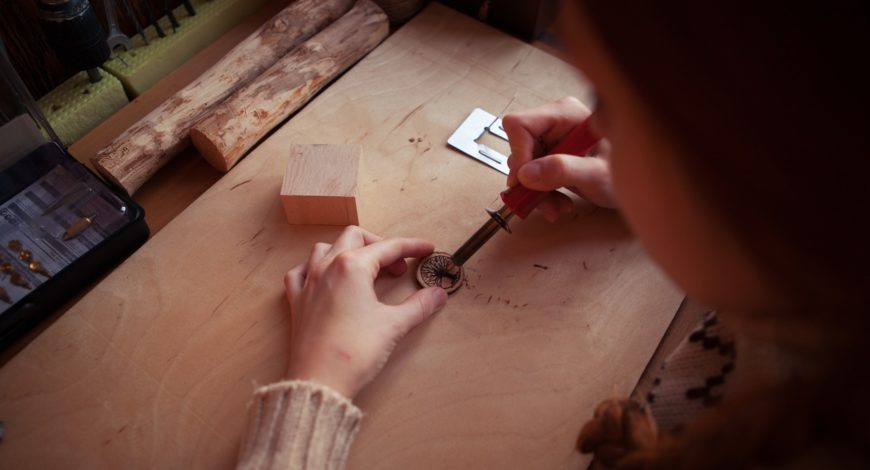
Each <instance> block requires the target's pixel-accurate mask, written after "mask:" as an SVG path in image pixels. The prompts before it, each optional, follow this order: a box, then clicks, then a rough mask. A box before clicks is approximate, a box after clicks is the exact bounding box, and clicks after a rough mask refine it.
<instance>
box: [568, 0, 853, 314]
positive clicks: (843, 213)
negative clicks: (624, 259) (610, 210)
mask: <svg viewBox="0 0 870 470" xmlns="http://www.w3.org/2000/svg"><path fill="white" fill-rule="evenodd" d="M835 3H836V2H835ZM565 7H566V8H565V14H564V15H563V23H562V27H563V30H564V31H563V33H564V36H565V38H566V43H567V44H568V47H569V52H570V54H571V57H572V60H573V61H574V62H575V64H576V65H577V66H578V67H579V68H580V69H581V70H582V71H583V73H584V74H585V75H586V76H587V77H588V78H589V80H590V81H591V82H592V84H593V86H594V87H595V88H596V89H597V91H598V95H599V98H600V100H601V103H600V111H599V113H597V114H598V116H597V117H596V119H597V125H598V127H599V128H600V129H601V132H602V133H603V134H604V136H605V137H607V138H608V139H609V140H610V141H611V144H612V153H611V165H612V171H613V179H614V185H615V187H616V191H617V193H618V196H619V199H620V202H621V204H622V205H623V209H624V212H625V215H626V218H627V219H628V220H629V222H630V223H631V224H632V226H633V227H634V229H635V230H636V231H637V232H638V234H639V235H640V237H641V239H642V240H643V241H644V243H645V244H646V246H647V248H648V250H649V251H650V253H651V254H652V255H653V256H654V257H655V258H656V259H657V260H658V261H659V262H660V263H661V264H662V265H663V266H664V267H665V269H666V270H668V271H669V272H670V273H671V275H672V276H673V277H674V278H675V279H676V280H677V281H678V282H679V283H680V284H681V285H682V286H683V287H684V288H686V290H687V291H688V292H689V294H690V295H694V296H695V297H697V298H699V299H700V300H702V301H706V302H709V303H711V304H713V305H715V306H719V307H726V308H728V307H730V308H735V309H743V310H764V309H767V310H771V309H782V308H788V309H789V310H791V311H795V310H796V309H801V308H806V310H807V311H811V310H818V309H820V308H823V307H827V308H838V307H839V308H851V309H862V308H863V309H866V307H867V306H868V304H870V303H868V299H870V290H868V289H865V288H864V286H866V285H868V284H870V276H868V272H867V270H866V269H864V266H866V265H868V264H870V250H868V249H867V248H866V246H865V244H866V243H867V242H866V240H870V223H867V222H868V220H867V219H868V217H867V215H868V213H870V211H868V209H867V206H868V203H870V197H868V194H870V193H868V191H866V190H864V187H863V186H864V185H863V182H864V179H865V178H868V177H870V171H868V170H870V164H868V161H867V158H868V156H870V139H868V138H867V137H866V135H867V131H866V130H865V129H864V128H866V127H867V124H868V119H867V118H866V117H865V115H866V114H867V109H868V106H870V100H868V99H867V97H868V90H867V87H868V85H867V84H868V83H870V77H868V76H867V74H866V72H863V71H862V70H860V69H861V67H858V66H857V65H856V64H857V63H858V62H861V61H862V59H860V57H866V56H868V54H867V51H866V48H867V45H868V44H870V25H868V24H867V13H866V12H864V11H861V9H865V10H866V7H864V6H863V5H858V4H857V3H856V4H855V5H851V6H850V5H847V4H846V3H841V4H838V5H836V6H830V3H825V4H824V5H816V6H814V7H806V6H801V5H795V4H793V3H790V4H788V5H786V6H780V5H775V6H774V5H771V4H768V3H766V2H761V4H759V3H758V2H747V4H746V5H739V4H735V3H734V2H724V1H719V2H716V1H714V2H612V1H598V0H585V1H584V0H574V1H572V2H567V3H566V5H565ZM854 47H862V48H864V49H865V51H864V53H863V54H854V52H852V48H854Z"/></svg>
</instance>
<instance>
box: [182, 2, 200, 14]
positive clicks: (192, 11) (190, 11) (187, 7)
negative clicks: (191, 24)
mask: <svg viewBox="0 0 870 470" xmlns="http://www.w3.org/2000/svg"><path fill="white" fill-rule="evenodd" d="M181 3H182V4H183V5H184V9H185V10H187V16H196V10H195V9H194V8H193V4H192V3H190V0H181Z"/></svg>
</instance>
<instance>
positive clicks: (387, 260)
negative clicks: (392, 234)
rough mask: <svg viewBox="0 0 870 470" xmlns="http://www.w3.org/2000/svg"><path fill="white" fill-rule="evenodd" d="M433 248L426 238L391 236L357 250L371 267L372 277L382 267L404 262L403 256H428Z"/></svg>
mask: <svg viewBox="0 0 870 470" xmlns="http://www.w3.org/2000/svg"><path fill="white" fill-rule="evenodd" d="M434 250H435V245H433V244H432V242H429V241H426V240H421V239H418V238H391V239H388V240H382V241H379V242H375V243H372V244H371V245H368V246H366V247H364V248H360V249H359V250H358V252H359V254H360V256H361V257H362V258H363V259H364V260H365V262H366V263H368V264H369V266H370V267H371V268H372V271H373V277H376V276H377V274H378V272H380V270H381V269H382V268H389V267H391V266H392V265H395V264H396V263H397V262H399V261H401V262H404V259H405V258H422V257H424V256H428V255H430V254H431V253H432V251H434ZM392 269H397V268H392ZM398 269H401V268H398ZM406 269H407V268H406Z"/></svg>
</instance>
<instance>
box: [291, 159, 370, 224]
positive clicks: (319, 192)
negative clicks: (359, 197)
mask: <svg viewBox="0 0 870 470" xmlns="http://www.w3.org/2000/svg"><path fill="white" fill-rule="evenodd" d="M361 154H362V150H361V149H360V147H359V146H358V145H292V146H291V147H290V158H289V159H288V160H287V167H286V169H285V170H284V182H283V183H282V184H281V202H282V203H283V204H284V214H285V215H286V216H287V222H289V223H290V224H292V225H359V218H358V216H357V211H356V193H357V174H358V173H359V160H360V156H361Z"/></svg>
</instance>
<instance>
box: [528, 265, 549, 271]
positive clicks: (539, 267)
mask: <svg viewBox="0 0 870 470" xmlns="http://www.w3.org/2000/svg"><path fill="white" fill-rule="evenodd" d="M532 266H534V267H536V268H538V269H543V270H544V271H546V270H548V269H550V267H549V266H544V265H543V264H533V265H532Z"/></svg>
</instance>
